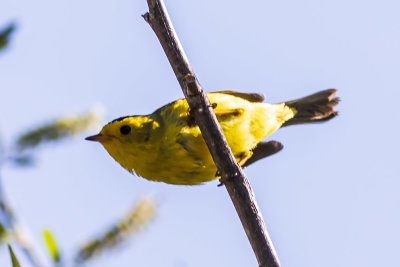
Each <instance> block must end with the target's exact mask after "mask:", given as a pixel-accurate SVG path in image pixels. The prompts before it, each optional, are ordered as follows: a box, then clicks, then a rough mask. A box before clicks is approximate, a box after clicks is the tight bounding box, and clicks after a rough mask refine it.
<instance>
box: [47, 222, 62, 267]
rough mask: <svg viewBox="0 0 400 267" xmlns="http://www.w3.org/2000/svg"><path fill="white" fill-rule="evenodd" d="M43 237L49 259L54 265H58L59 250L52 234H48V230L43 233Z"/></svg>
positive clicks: (59, 258)
mask: <svg viewBox="0 0 400 267" xmlns="http://www.w3.org/2000/svg"><path fill="white" fill-rule="evenodd" d="M43 237H44V241H45V242H46V246H47V250H48V251H49V253H50V256H51V258H52V259H53V261H54V262H55V263H59V262H60V260H61V257H60V250H59V249H58V245H57V242H56V240H55V239H54V236H53V234H52V233H51V232H50V230H47V229H46V230H44V231H43Z"/></svg>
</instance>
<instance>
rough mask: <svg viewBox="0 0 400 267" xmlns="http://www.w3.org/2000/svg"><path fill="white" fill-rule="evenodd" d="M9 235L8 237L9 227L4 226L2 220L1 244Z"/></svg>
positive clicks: (0, 224) (0, 226)
mask: <svg viewBox="0 0 400 267" xmlns="http://www.w3.org/2000/svg"><path fill="white" fill-rule="evenodd" d="M7 237H8V231H7V228H6V227H4V225H3V224H2V223H1V222H0V245H2V244H3V243H4V241H5V240H6V239H7Z"/></svg>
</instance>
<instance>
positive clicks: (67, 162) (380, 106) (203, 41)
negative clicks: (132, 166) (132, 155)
mask: <svg viewBox="0 0 400 267" xmlns="http://www.w3.org/2000/svg"><path fill="white" fill-rule="evenodd" d="M166 5H167V8H168V10H169V12H170V16H171V19H172V21H173V23H174V25H175V28H176V30H177V32H178V35H179V37H180V39H181V41H182V44H183V46H184V48H185V50H186V53H187V55H188V58H189V60H190V61H191V63H192V67H193V69H194V71H195V73H196V75H197V77H198V78H199V80H200V82H201V84H202V85H203V87H204V89H205V90H207V91H214V90H225V89H232V90H238V91H248V92H253V91H254V92H260V93H263V94H264V95H265V96H266V100H267V102H272V103H273V102H279V101H284V100H291V99H294V98H297V97H302V96H305V95H307V94H311V93H313V92H316V91H318V90H322V89H326V88H337V89H339V96H340V98H341V100H342V101H341V103H340V106H339V111H340V116H339V117H338V118H335V119H334V120H332V121H329V122H328V123H324V124H318V125H304V126H293V127H288V128H285V129H282V130H280V131H278V132H276V133H274V134H273V135H272V136H271V137H270V139H274V140H279V141H281V142H282V143H283V144H284V145H285V148H284V150H283V151H282V152H280V153H279V154H277V155H275V156H273V157H271V158H268V159H265V160H263V161H261V162H258V163H257V164H255V165H254V166H251V167H250V168H248V169H246V170H245V172H246V174H247V176H248V177H249V179H250V181H251V184H252V186H253V189H254V191H255V194H256V198H257V200H258V204H259V207H260V209H261V211H262V213H263V216H264V218H265V221H266V223H267V227H268V229H269V232H270V234H271V237H272V240H273V243H274V245H275V247H276V249H277V252H278V255H279V257H280V260H281V262H282V264H283V266H296V267H297V266H300V267H301V266H307V267H314V266H315V267H319V266H327V267H329V266H371V267H372V266H399V264H400V260H399V258H398V256H397V253H398V251H399V249H400V241H399V240H400V230H399V225H400V216H399V207H400V195H399V193H398V192H399V190H398V189H399V187H400V181H399V179H400V166H399V154H398V151H399V149H400V142H399V140H398V137H396V136H398V132H399V126H398V123H399V119H398V115H397V114H398V107H397V106H398V99H399V97H400V93H399V91H400V90H399V82H398V77H399V73H400V52H399V47H400V27H399V25H400V18H399V16H398V10H399V8H400V3H399V2H398V1H394V0H392V1H390V0H383V1H379V2H378V1H368V0H367V1H358V0H352V1H344V0H337V1H317V0H305V1H292V0H287V1H261V0H259V1H245V2H244V1H227V0H222V1H211V0H202V1H183V0H175V1H166ZM146 11H147V5H146V1H144V0H143V1H112V2H110V1H92V0H88V1H83V2H82V1H76V0H72V1H57V2H54V1H48V0H39V1H34V2H32V1H18V0H13V1H12V0H3V1H2V3H1V5H0V25H5V24H7V23H8V22H10V21H13V20H15V21H17V23H18V30H17V31H16V32H15V34H14V36H13V37H14V38H13V39H12V42H11V45H10V46H9V48H8V49H7V50H6V51H3V52H0V92H1V98H0V114H1V115H0V129H1V134H2V138H3V140H4V141H5V142H6V143H8V144H10V143H12V141H13V140H14V139H15V138H16V137H17V136H18V135H19V134H20V133H21V132H23V131H24V130H26V129H30V128H32V127H35V126H36V125H40V124H41V123H43V122H46V121H49V120H51V119H54V118H57V117H59V116H63V115H66V114H70V113H78V112H82V111H85V110H88V109H90V108H91V107H92V106H94V105H97V104H101V105H102V106H104V108H105V109H106V111H107V112H106V119H105V122H107V121H109V120H112V119H114V118H117V117H120V116H122V115H131V114H146V113H151V112H152V111H153V110H155V109H156V108H158V107H160V106H162V105H163V104H165V103H168V102H170V101H172V100H174V99H177V98H180V97H182V92H181V91H180V88H179V85H178V83H177V81H176V79H175V76H174V74H173V72H172V69H171V68H170V66H169V63H168V61H167V59H166V57H165V55H164V53H163V51H162V49H161V47H160V45H159V43H158V40H157V39H156V37H155V35H154V33H153V32H152V31H151V29H150V27H149V26H148V25H147V24H146V23H145V22H144V21H143V19H142V18H141V16H140V15H141V14H143V13H145V12H146ZM96 131H97V130H96ZM96 131H94V132H90V133H88V134H93V133H96ZM83 137H84V136H79V137H77V138H75V139H73V140H71V141H65V142H62V143H61V144H59V145H54V146H48V147H45V148H43V149H41V151H40V153H39V162H38V164H37V166H36V167H35V168H29V169H22V170H21V169H16V168H13V167H11V166H7V167H6V168H4V169H3V170H2V176H3V182H4V186H5V190H6V191H7V194H8V196H9V198H10V199H11V200H12V202H13V204H14V206H15V208H16V210H17V211H18V215H19V217H20V218H21V219H22V220H23V221H24V223H25V224H26V225H27V226H28V227H29V229H30V230H31V232H32V236H33V238H34V240H36V241H37V243H38V246H43V243H42V241H41V230H42V229H43V228H45V227H47V228H50V229H51V230H52V231H53V232H54V234H55V235H56V237H57V240H58V241H59V243H60V245H61V246H62V248H63V251H64V252H65V254H66V257H67V258H68V257H71V256H72V255H74V251H75V250H76V249H77V247H78V246H79V244H80V243H82V242H84V241H85V240H87V238H89V237H91V236H93V235H94V234H96V233H99V232H101V231H102V229H104V228H106V227H107V226H108V225H110V224H111V223H112V222H113V221H114V220H116V219H118V218H119V217H120V216H121V215H122V214H124V212H126V211H127V210H128V209H129V208H130V207H131V206H132V204H133V203H134V202H135V201H136V200H137V199H139V198H140V197H141V196H142V195H147V194H153V195H155V196H157V198H158V199H159V212H158V216H157V218H156V219H155V221H154V222H153V223H152V224H151V225H149V227H148V228H147V230H145V231H144V232H142V233H141V234H139V235H138V236H136V237H134V238H133V239H132V241H131V242H130V243H129V244H128V245H127V246H125V247H124V249H122V250H120V251H118V252H116V253H110V254H107V255H105V256H104V257H102V258H100V259H99V260H96V261H93V262H91V264H90V266H102V267H103V266H104V267H107V266H171V267H175V266H176V267H183V266H191V267H196V266H256V260H255V257H254V255H253V253H252V250H251V247H250V245H249V243H248V241H247V238H246V236H245V233H244V231H243V229H242V227H241V224H240V222H239V219H238V217H237V215H236V213H235V211H234V208H233V205H232V203H231V202H230V199H229V196H228V194H227V192H226V190H225V189H224V188H222V187H217V184H218V182H217V181H215V182H210V183H208V184H205V185H202V186H196V187H186V186H172V185H166V184H162V183H154V182H149V181H146V180H144V179H139V178H137V177H134V176H132V175H130V174H129V173H128V172H126V171H125V170H123V169H122V168H121V167H120V166H119V165H118V164H116V163H115V162H114V161H113V159H112V158H111V157H110V156H109V155H108V154H107V153H106V151H105V150H104V149H103V148H102V147H101V146H99V145H96V144H93V143H89V142H87V141H84V140H83ZM6 252H7V251H6V248H5V247H3V248H1V250H0V265H1V266H9V259H8V254H7V253H6ZM16 252H17V254H18V251H16ZM22 261H23V259H22ZM24 263H25V262H24ZM25 266H28V264H27V263H26V264H25Z"/></svg>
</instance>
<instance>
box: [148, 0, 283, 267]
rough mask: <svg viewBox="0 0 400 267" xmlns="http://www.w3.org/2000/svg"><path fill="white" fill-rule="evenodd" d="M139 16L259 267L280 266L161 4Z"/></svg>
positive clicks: (158, 0) (155, 1)
mask: <svg viewBox="0 0 400 267" xmlns="http://www.w3.org/2000/svg"><path fill="white" fill-rule="evenodd" d="M147 3H148V6H149V12H148V13H146V14H144V15H143V18H144V19H145V20H146V22H148V23H149V24H150V26H151V28H152V29H153V31H154V32H155V34H156V35H157V37H158V39H159V41H160V43H161V45H162V47H163V49H164V52H165V54H166V55H167V57H168V60H169V62H170V64H171V66H172V69H173V70H174V72H175V75H176V77H177V79H178V82H179V84H180V86H181V88H182V90H183V93H184V95H185V97H186V100H187V102H188V104H189V107H190V109H191V111H192V112H193V114H194V117H195V119H196V123H197V124H198V126H199V128H200V130H201V133H202V135H203V138H204V140H205V142H206V144H207V146H208V148H209V150H210V153H211V155H212V157H213V159H214V162H215V165H216V166H217V168H218V170H219V172H220V174H221V182H222V183H223V184H225V187H226V189H227V190H228V193H229V196H230V197H231V199H232V202H233V204H234V206H235V208H236V211H237V213H238V215H239V218H240V220H241V222H242V225H243V227H244V230H245V231H246V234H247V237H248V239H249V241H250V244H251V246H252V247H253V250H254V253H255V255H256V257H257V260H258V263H259V265H260V266H263V267H264V266H280V263H279V259H278V257H277V255H276V252H275V249H274V247H273V245H272V242H271V239H270V237H269V235H268V232H267V228H266V227H265V224H264V220H263V218H262V215H261V213H260V211H259V209H258V206H257V203H256V200H255V197H254V193H253V190H252V189H251V186H250V183H249V181H248V179H247V177H246V176H245V174H244V173H243V171H242V169H241V168H240V166H239V165H238V164H237V162H236V160H235V157H234V156H233V154H232V151H231V149H230V148H229V146H228V144H227V142H226V139H225V137H224V135H223V133H222V130H221V127H220V125H219V123H218V121H217V118H216V116H215V114H214V111H213V108H212V107H211V105H210V101H209V99H208V97H207V95H206V94H205V93H204V91H203V90H202V88H201V86H200V84H199V82H198V81H197V79H196V77H195V75H194V72H193V71H192V69H191V67H190V64H189V61H188V59H187V57H186V55H185V52H184V51H183V48H182V46H181V44H180V42H179V39H178V36H177V35H176V32H175V30H174V28H173V26H172V23H171V21H170V19H169V16H168V13H167V10H166V8H165V5H164V3H163V1H162V0H147Z"/></svg>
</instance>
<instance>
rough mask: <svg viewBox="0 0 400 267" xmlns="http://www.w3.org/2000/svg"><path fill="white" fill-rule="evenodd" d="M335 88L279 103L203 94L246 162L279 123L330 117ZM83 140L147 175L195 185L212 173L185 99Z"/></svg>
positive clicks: (266, 151) (266, 150) (258, 154)
mask: <svg viewBox="0 0 400 267" xmlns="http://www.w3.org/2000/svg"><path fill="white" fill-rule="evenodd" d="M335 93H336V90H335V89H328V90H325V91H321V92H318V93H316V94H313V95H310V96H307V97H304V98H301V99H298V100H294V101H289V102H285V103H279V104H266V103H262V101H263V99H264V98H263V96H262V95H259V94H254V93H239V92H235V91H220V92H213V93H208V94H207V95H208V97H209V99H210V102H211V103H212V105H213V107H214V112H215V114H216V116H217V118H218V121H219V123H220V125H221V127H222V130H223V132H224V135H225V137H226V139H227V141H228V144H229V146H230V147H231V149H232V152H233V154H234V156H235V157H236V159H237V161H238V162H239V163H240V164H241V165H242V166H247V165H248V164H249V163H252V162H254V161H256V160H258V159H260V158H263V157H265V156H267V155H270V154H271V153H270V150H271V147H270V145H271V143H265V142H261V140H263V139H264V138H266V137H267V136H268V135H270V134H271V133H272V132H274V131H275V130H277V129H278V128H280V127H281V126H287V125H292V124H300V123H309V122H319V121H325V120H328V119H331V118H333V117H335V116H336V115H337V112H336V111H335V110H334V106H335V105H336V104H337V103H338V98H336V97H334V95H335ZM86 140H92V141H98V142H100V143H101V144H102V145H103V146H104V148H105V149H106V150H107V151H108V153H109V154H110V155H111V156H112V157H113V158H114V159H115V160H116V161H117V162H118V163H119V164H121V166H122V167H124V168H125V169H127V170H128V171H129V172H131V173H134V174H137V175H139V176H142V177H143V178H146V179H149V180H153V181H161V182H165V183H169V184H182V185H195V184H201V183H203V182H206V181H210V180H213V179H216V178H218V177H216V175H215V174H216V172H217V168H216V166H215V165H214V162H213V160H212V158H211V155H210V153H209V151H208V148H207V146H206V144H205V142H204V140H203V137H202V135H201V132H200V130H199V128H198V126H197V125H196V124H195V121H194V119H193V118H192V116H191V115H190V112H189V106H188V104H187V102H186V100H185V99H180V100H177V101H175V102H172V103H170V104H168V105H165V106H163V107H161V108H159V109H157V110H156V111H154V112H153V113H152V114H150V115H138V116H126V117H121V118H118V119H115V120H113V121H111V122H110V123H108V124H107V125H105V126H104V127H103V129H102V130H101V131H100V133H99V134H97V135H94V136H90V137H87V138H86ZM272 145H274V146H275V147H276V146H277V145H278V146H279V143H275V144H272ZM279 149H280V148H277V149H276V150H279ZM246 162H247V164H246Z"/></svg>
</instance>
